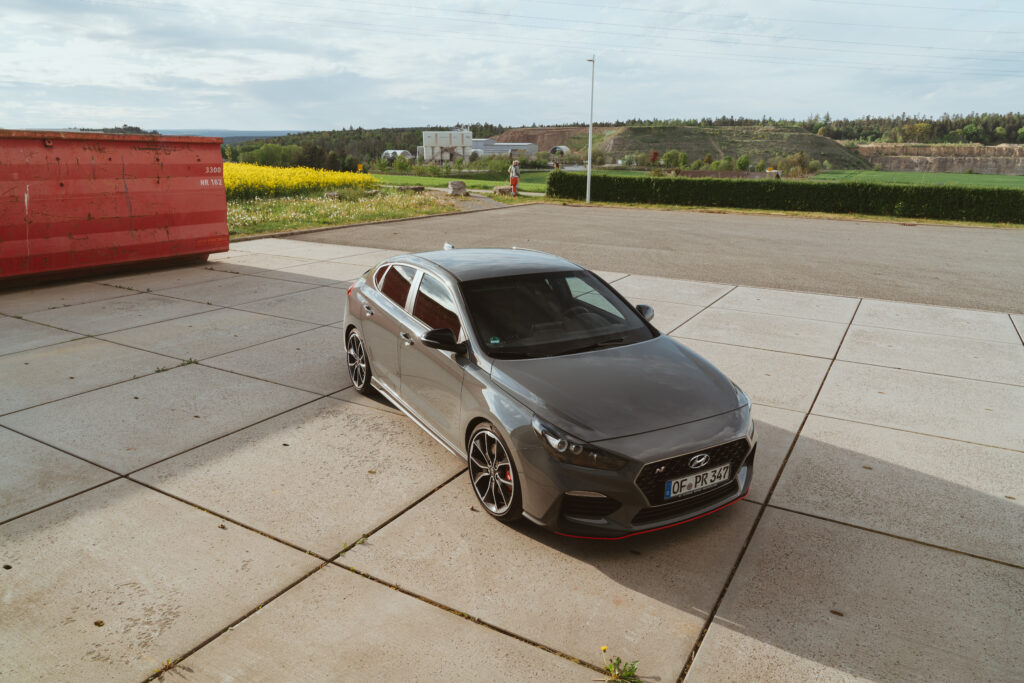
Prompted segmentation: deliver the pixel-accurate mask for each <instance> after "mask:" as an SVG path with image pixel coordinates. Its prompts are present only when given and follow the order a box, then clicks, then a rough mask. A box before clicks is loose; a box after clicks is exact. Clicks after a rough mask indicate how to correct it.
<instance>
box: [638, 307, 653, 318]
mask: <svg viewBox="0 0 1024 683" xmlns="http://www.w3.org/2000/svg"><path fill="white" fill-rule="evenodd" d="M636 312H637V313H639V314H640V315H641V316H643V319H644V320H646V321H647V322H650V321H651V320H653V319H654V309H653V308H652V307H650V306H648V305H647V304H638V305H637V307H636Z"/></svg>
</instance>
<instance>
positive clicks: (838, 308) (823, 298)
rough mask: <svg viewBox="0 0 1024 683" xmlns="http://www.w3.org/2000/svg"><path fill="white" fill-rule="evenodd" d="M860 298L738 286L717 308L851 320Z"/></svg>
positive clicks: (842, 320)
mask: <svg viewBox="0 0 1024 683" xmlns="http://www.w3.org/2000/svg"><path fill="white" fill-rule="evenodd" d="M858 301H859V300H858V299H851V298H849V297H838V296H827V295H824V294H806V293H804V292H787V291H783V290H779V289H758V288H755V287H737V288H736V289H734V290H732V291H731V292H729V293H728V294H726V295H725V296H723V297H722V298H721V299H719V300H718V301H717V302H715V304H714V308H724V309H729V310H734V311H748V312H750V313H769V314H771V315H782V316H787V317H790V318H806V319H808V320H823V321H825V322H833V323H849V322H850V320H852V319H853V314H854V312H855V311H856V310H857V304H858Z"/></svg>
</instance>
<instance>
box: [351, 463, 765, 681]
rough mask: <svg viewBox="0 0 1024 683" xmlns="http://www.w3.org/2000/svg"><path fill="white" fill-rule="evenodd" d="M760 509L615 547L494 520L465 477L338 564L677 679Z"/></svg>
mask: <svg viewBox="0 0 1024 683" xmlns="http://www.w3.org/2000/svg"><path fill="white" fill-rule="evenodd" d="M757 507H758V506H756V505H753V504H751V503H747V502H745V501H741V502H740V503H738V504H736V505H733V506H731V507H729V508H727V509H726V510H723V511H722V512H721V513H719V514H716V515H714V516H712V517H709V518H707V520H706V521H707V523H706V524H692V525H684V526H682V527H677V528H675V529H671V530H669V531H667V532H665V533H662V534H658V535H650V536H639V537H636V538H631V539H629V540H627V541H621V542H619V543H616V544H614V545H609V544H608V543H607V542H601V541H597V542H594V541H579V540H575V539H565V538H561V537H557V536H553V535H551V534H550V533H547V532H544V531H543V530H540V529H537V528H535V527H533V528H531V527H530V526H529V525H527V524H523V525H520V526H518V527H515V528H509V527H506V526H505V525H502V524H500V523H496V522H495V521H494V520H493V519H491V518H490V517H489V516H488V515H487V513H485V512H483V511H481V510H480V504H479V503H478V502H477V501H476V499H475V498H474V497H473V494H472V493H471V492H470V486H469V483H468V481H467V480H465V479H464V478H462V477H460V478H459V479H457V480H456V481H453V482H452V483H451V484H449V485H447V486H445V487H444V488H443V489H441V490H440V491H438V492H437V493H435V494H434V495H432V496H430V497H429V498H427V499H426V500H425V501H423V502H422V503H421V504H419V505H417V506H416V507H415V508H413V510H411V511H410V512H408V513H406V514H405V515H402V516H401V517H399V518H398V519H397V520H395V521H394V522H392V523H391V524H389V525H388V526H387V527H385V528H384V529H382V530H381V531H380V532H378V533H377V534H374V535H373V536H372V537H371V538H369V539H368V540H367V541H366V542H365V543H363V544H361V545H359V546H356V547H355V548H353V549H352V550H351V551H349V552H347V553H345V555H344V556H342V557H341V558H339V559H338V560H337V562H338V563H339V564H341V565H343V566H349V567H353V568H354V569H356V570H358V571H360V572H365V573H368V574H370V575H372V576H374V577H377V578H379V579H381V580H383V581H385V582H387V583H389V584H392V585H396V586H398V587H399V588H401V589H402V590H406V591H411V592H413V593H415V594H417V595H422V596H423V597H425V598H428V599H430V600H433V601H436V602H440V603H441V604H444V605H448V606H450V607H452V608H453V609H455V610H457V611H460V612H465V613H466V614H468V615H470V616H471V617H474V618H478V619H481V620H482V621H484V622H486V623H488V624H491V625H493V626H497V627H498V628H501V629H504V630H507V631H510V632H512V633H515V634H516V635H519V636H522V637H524V638H528V639H529V640H532V641H534V642H538V643H542V644H544V645H546V646H548V647H552V648H554V649H556V650H558V651H559V652H563V653H565V654H567V655H570V656H572V657H577V658H579V659H581V660H583V661H586V662H590V663H591V664H597V663H599V662H600V661H601V660H600V647H601V646H602V645H606V646H607V647H608V649H609V651H610V652H615V653H628V657H629V658H630V659H639V660H640V661H641V662H643V664H644V666H643V671H644V672H645V674H646V675H650V676H660V677H661V680H672V679H674V678H676V677H678V675H679V672H680V671H681V670H682V668H683V665H684V664H685V663H686V658H687V655H688V653H689V649H690V648H691V647H692V645H693V643H695V642H696V641H697V638H698V637H699V636H700V632H701V629H702V628H703V626H704V621H705V619H706V617H707V614H708V612H709V611H710V610H711V608H712V607H713V606H714V604H715V601H716V599H717V597H718V594H719V593H720V592H721V590H722V587H723V586H724V584H725V581H726V578H727V577H728V575H729V571H730V568H731V567H732V565H733V563H734V562H735V560H736V557H737V555H738V554H739V552H740V549H741V548H742V547H743V544H744V541H745V540H746V537H747V533H748V532H749V530H750V527H751V525H752V524H753V522H754V517H755V516H756V513H757Z"/></svg>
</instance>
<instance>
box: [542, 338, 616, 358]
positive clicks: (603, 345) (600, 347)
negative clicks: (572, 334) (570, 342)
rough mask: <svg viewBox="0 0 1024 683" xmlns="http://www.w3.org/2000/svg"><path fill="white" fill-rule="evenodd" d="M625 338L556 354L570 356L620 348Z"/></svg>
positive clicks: (607, 340) (606, 340)
mask: <svg viewBox="0 0 1024 683" xmlns="http://www.w3.org/2000/svg"><path fill="white" fill-rule="evenodd" d="M622 342H623V338H622V337H616V338H615V339H605V340H604V341H600V342H597V343H596V344H588V345H587V346H578V347H576V348H575V349H569V350H568V351H562V352H560V353H556V354H554V355H556V356H568V355H569V354H572V353H583V352H584V351H595V350H597V349H603V348H606V347H609V346H619V345H620V344H622Z"/></svg>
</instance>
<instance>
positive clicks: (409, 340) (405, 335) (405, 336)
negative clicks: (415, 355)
mask: <svg viewBox="0 0 1024 683" xmlns="http://www.w3.org/2000/svg"><path fill="white" fill-rule="evenodd" d="M399 336H400V337H401V338H402V339H403V340H404V341H405V345H406V346H412V337H411V336H410V335H409V333H408V332H403V333H402V334H400V335H399Z"/></svg>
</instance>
